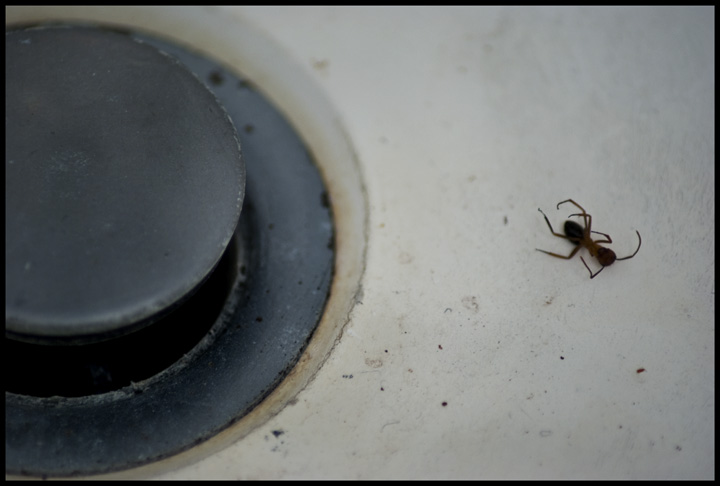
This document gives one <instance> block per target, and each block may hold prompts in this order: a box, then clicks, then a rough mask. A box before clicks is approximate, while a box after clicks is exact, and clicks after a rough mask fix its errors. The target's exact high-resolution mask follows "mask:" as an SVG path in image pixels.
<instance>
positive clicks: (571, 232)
mask: <svg viewBox="0 0 720 486" xmlns="http://www.w3.org/2000/svg"><path fill="white" fill-rule="evenodd" d="M564 230H565V236H567V237H568V238H577V241H574V240H570V241H572V242H573V243H574V244H576V245H579V244H580V240H582V239H583V238H584V237H585V230H584V229H583V227H582V226H580V225H579V224H577V223H576V222H575V221H570V220H569V219H568V220H567V221H565V228H564Z"/></svg>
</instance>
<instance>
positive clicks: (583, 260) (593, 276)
mask: <svg viewBox="0 0 720 486" xmlns="http://www.w3.org/2000/svg"><path fill="white" fill-rule="evenodd" d="M580 260H582V262H583V264H584V265H585V268H587V269H588V272H590V278H595V277H597V276H598V274H599V273H600V272H602V271H603V268H605V267H600V270H598V271H597V272H595V273H594V274H593V273H592V270H590V267H588V264H587V263H585V259H584V258H583V257H580Z"/></svg>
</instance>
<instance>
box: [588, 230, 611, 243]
mask: <svg viewBox="0 0 720 486" xmlns="http://www.w3.org/2000/svg"><path fill="white" fill-rule="evenodd" d="M592 233H597V234H599V235H603V236H604V237H605V238H607V240H595V241H593V243H612V238H610V235H606V234H605V233H600V232H599V231H592Z"/></svg>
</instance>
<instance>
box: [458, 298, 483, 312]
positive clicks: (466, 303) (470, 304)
mask: <svg viewBox="0 0 720 486" xmlns="http://www.w3.org/2000/svg"><path fill="white" fill-rule="evenodd" d="M461 302H462V305H463V307H465V308H466V309H468V310H471V311H473V312H474V313H476V314H477V313H478V311H479V310H480V306H479V305H478V303H477V298H476V297H475V296H474V295H467V296H465V297H463V298H462V301H461Z"/></svg>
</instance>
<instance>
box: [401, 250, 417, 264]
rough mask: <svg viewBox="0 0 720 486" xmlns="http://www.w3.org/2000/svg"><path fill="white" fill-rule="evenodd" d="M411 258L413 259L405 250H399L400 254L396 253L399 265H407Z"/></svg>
mask: <svg viewBox="0 0 720 486" xmlns="http://www.w3.org/2000/svg"><path fill="white" fill-rule="evenodd" d="M413 260H414V258H413V256H412V255H411V254H410V253H408V252H406V251H403V252H400V254H399V255H398V262H399V263H400V264H401V265H407V264H408V263H411V262H412V261H413Z"/></svg>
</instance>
